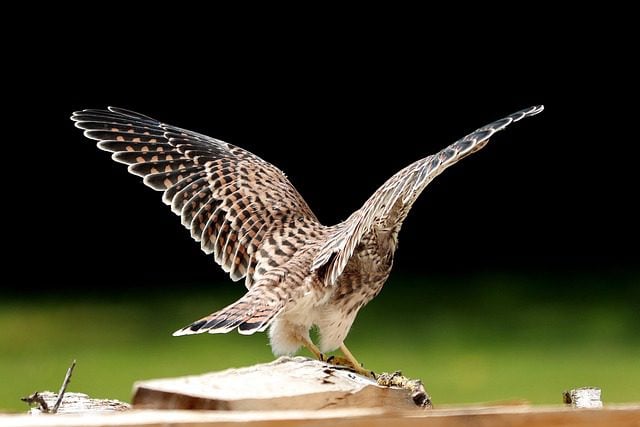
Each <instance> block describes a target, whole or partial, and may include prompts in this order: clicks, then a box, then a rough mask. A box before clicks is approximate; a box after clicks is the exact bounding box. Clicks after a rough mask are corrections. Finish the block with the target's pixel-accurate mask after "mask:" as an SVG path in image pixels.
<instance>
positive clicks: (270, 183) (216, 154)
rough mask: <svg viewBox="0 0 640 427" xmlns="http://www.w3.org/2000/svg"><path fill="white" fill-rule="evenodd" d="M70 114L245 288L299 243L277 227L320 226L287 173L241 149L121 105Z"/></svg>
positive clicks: (279, 262)
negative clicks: (282, 240)
mask: <svg viewBox="0 0 640 427" xmlns="http://www.w3.org/2000/svg"><path fill="white" fill-rule="evenodd" d="M71 119H72V120H73V121H75V125H76V127H78V128H80V129H83V130H84V135H85V136H87V137H88V138H91V139H94V140H97V141H99V142H98V147H99V148H101V149H103V150H106V151H110V152H113V155H112V158H113V159H114V160H115V161H118V162H121V163H125V164H127V165H129V172H131V173H132V174H134V175H138V176H140V177H143V179H144V183H145V184H146V185H147V186H149V187H151V188H153V189H154V190H157V191H162V192H163V196H162V200H163V201H164V203H166V204H167V205H169V206H171V210H172V211H173V212H174V213H175V214H176V215H179V216H180V217H181V219H182V224H183V225H184V226H185V227H186V228H187V229H188V230H190V231H191V237H193V238H194V239H195V240H196V241H198V242H200V246H201V248H202V250H203V251H204V252H205V253H207V254H211V253H213V255H214V259H215V261H216V262H217V263H218V264H220V265H221V266H222V268H223V269H224V270H225V271H226V272H228V273H229V274H230V276H231V278H232V279H233V280H234V281H235V280H240V279H242V278H243V277H246V280H245V285H246V286H247V288H250V287H251V285H252V284H253V283H254V282H256V281H257V280H259V278H260V276H261V275H263V274H265V273H266V272H267V271H268V270H269V269H270V268H272V267H274V266H277V265H280V264H281V263H282V262H285V261H286V260H287V259H289V258H290V257H291V256H292V255H293V254H294V253H295V252H296V251H297V249H298V248H296V247H295V244H292V243H291V242H286V243H287V245H286V247H279V244H278V242H277V241H276V240H275V239H274V238H273V237H271V236H272V235H273V234H274V233H276V232H277V234H279V235H281V234H283V233H282V232H283V230H284V229H286V228H287V227H292V228H298V227H305V226H306V227H309V228H318V227H321V226H320V224H319V223H318V220H317V219H316V217H315V215H314V214H313V212H311V209H309V206H308V205H307V203H306V202H305V201H304V199H303V198H302V196H300V194H299V193H298V192H297V191H296V189H295V188H294V187H293V185H291V183H290V182H289V181H288V180H287V178H286V177H285V175H284V173H282V171H280V170H279V169H278V168H276V167H275V166H273V165H272V164H270V163H268V162H266V161H264V160H262V159H261V158H259V157H258V156H256V155H254V154H252V153H250V152H248V151H246V150H243V149H242V148H239V147H236V146H234V145H231V144H229V143H226V142H224V141H220V140H218V139H214V138H210V137H208V136H205V135H202V134H199V133H196V132H191V131H188V130H185V129H181V128H178V127H175V126H171V125H168V124H165V123H161V122H159V121H157V120H155V119H152V118H150V117H147V116H144V115H142V114H138V113H134V112H132V111H127V110H124V109H120V108H113V107H109V109H108V110H82V111H77V112H75V113H73V115H72V116H71ZM284 231H286V230H284ZM293 242H294V243H295V242H296V241H295V240H294V241H293Z"/></svg>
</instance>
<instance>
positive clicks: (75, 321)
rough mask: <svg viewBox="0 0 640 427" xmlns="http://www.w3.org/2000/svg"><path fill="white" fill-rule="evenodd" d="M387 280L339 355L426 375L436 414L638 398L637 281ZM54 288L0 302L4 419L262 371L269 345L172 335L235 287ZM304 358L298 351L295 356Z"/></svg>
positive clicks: (624, 276) (604, 277)
mask: <svg viewBox="0 0 640 427" xmlns="http://www.w3.org/2000/svg"><path fill="white" fill-rule="evenodd" d="M447 277H448V278H445V277H437V276H426V277H424V278H417V277H398V276H394V275H392V277H391V279H390V280H389V282H388V283H387V284H386V286H385V289H384V290H383V292H382V293H381V295H380V296H379V297H378V298H376V299H374V300H373V301H372V302H371V303H370V304H369V305H368V306H366V307H365V308H364V309H363V310H362V311H361V313H360V315H359V316H358V318H357V319H356V323H355V325H354V327H353V329H352V330H351V333H350V335H349V337H348V338H347V344H348V346H349V347H350V349H351V350H352V351H353V352H354V354H355V355H356V356H357V357H358V358H359V359H361V361H362V362H364V363H365V365H366V366H367V367H369V368H371V369H373V370H375V371H392V370H397V369H401V370H402V371H403V373H405V374H406V375H408V376H411V377H419V378H422V379H423V381H424V382H425V384H426V387H427V389H428V391H429V392H430V393H431V394H432V396H433V399H434V402H435V403H436V404H451V403H467V402H486V401H502V400H510V399H524V400H528V401H531V402H533V403H560V401H561V392H562V391H563V390H564V389H569V388H573V387H576V386H586V385H592V386H599V387H601V388H602V389H603V398H604V401H605V402H609V403H611V402H628V401H640V388H638V384H640V310H639V309H638V301H640V290H639V287H638V283H640V274H636V273H629V272H625V273H619V274H612V273H609V274H599V275H588V276H587V275H584V274H571V273H566V272H565V273H555V274H549V275H541V276H538V277H535V276H533V275H524V274H506V273H505V274H500V275H498V274H488V273H484V274H481V273H477V274H468V275H462V276H458V277H455V278H452V277H451V276H447ZM101 292H103V293H91V292H90V291H89V294H88V295H86V294H83V295H82V296H79V293H78V292H77V291H71V290H64V289H63V290H62V291H61V294H56V293H55V291H52V292H49V293H44V294H43V293H40V294H28V295H26V296H24V297H21V296H20V295H18V294H14V295H11V296H9V297H8V298H5V299H3V300H2V302H0V349H1V350H0V381H1V383H2V387H0V408H1V409H3V410H10V411H24V410H26V409H27V408H26V405H25V404H24V403H22V402H20V400H19V398H20V397H21V396H26V395H28V394H30V393H32V392H33V391H36V390H46V389H48V390H57V388H58V387H59V386H60V382H61V381H62V378H63V376H64V373H65V371H66V369H67V367H68V366H69V364H70V362H71V360H72V359H74V358H75V359H77V361H78V364H77V367H76V370H75V373H74V376H73V380H72V383H71V385H70V391H78V392H84V393H88V394H89V395H91V396H94V397H101V398H117V399H121V400H124V401H128V400H129V399H130V397H131V388H132V385H133V383H134V381H136V380H141V379H149V378H160V377H168V376H177V375H186V374H197V373H203V372H208V371H215V370H220V369H226V368H229V367H237V366H244V365H250V364H253V363H259V362H268V361H270V360H272V359H273V356H272V354H271V351H270V348H269V346H268V339H267V335H266V334H257V335H254V336H250V337H247V336H240V335H239V334H237V333H235V332H234V333H229V334H226V335H208V334H203V335H198V336H188V337H178V338H174V337H172V336H171V332H172V331H174V330H175V329H177V328H179V327H181V326H184V325H186V324H187V323H189V322H190V321H192V320H195V319H196V318H198V317H200V315H205V314H208V313H209V312H212V311H214V310H216V309H218V308H220V307H222V306H224V305H225V304H227V303H230V302H232V301H233V300H234V299H235V298H237V297H238V296H240V295H241V293H242V292H243V289H242V288H241V287H239V286H233V285H231V284H230V283H224V284H222V283H221V284H218V285H213V284H209V285H207V286H189V287H183V288H182V289H179V290H178V289H173V290H169V291H167V290H162V292H157V293H155V294H154V293H152V292H151V293H150V292H147V293H145V294H143V293H142V292H139V291H138V292H135V291H134V292H131V291H129V292H127V291H122V290H119V291H117V292H114V293H109V292H106V291H101ZM301 354H306V353H304V352H302V353H301Z"/></svg>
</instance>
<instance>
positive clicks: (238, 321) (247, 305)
mask: <svg viewBox="0 0 640 427" xmlns="http://www.w3.org/2000/svg"><path fill="white" fill-rule="evenodd" d="M270 294H271V293H270V292H265V291H264V290H262V289H259V288H256V287H253V288H252V289H251V290H250V291H249V292H248V293H247V294H246V295H245V296H243V297H242V298H240V299H239V300H238V301H236V302H234V303H233V304H231V305H229V306H227V307H225V308H223V309H222V310H220V311H216V312H215V313H213V314H210V315H208V316H207V317H203V318H202V319H200V320H198V321H196V322H193V323H192V324H190V325H187V326H185V327H184V328H182V329H179V330H177V331H175V332H174V333H173V336H180V335H193V334H201V333H204V332H208V333H210V334H226V333H227V332H230V331H232V330H234V329H236V328H237V329H238V332H240V333H241V334H243V335H251V334H253V333H255V332H263V331H264V330H265V329H267V327H269V324H271V321H272V320H273V319H274V318H275V316H277V315H278V313H280V311H281V310H282V308H283V307H284V302H283V301H282V300H280V299H278V298H274V297H273V296H271V295H270Z"/></svg>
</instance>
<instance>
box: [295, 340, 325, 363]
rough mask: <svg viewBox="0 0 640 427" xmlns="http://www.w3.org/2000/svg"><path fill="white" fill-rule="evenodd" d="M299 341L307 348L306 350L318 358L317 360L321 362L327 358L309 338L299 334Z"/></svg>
mask: <svg viewBox="0 0 640 427" xmlns="http://www.w3.org/2000/svg"><path fill="white" fill-rule="evenodd" d="M300 341H301V342H302V344H303V345H304V346H305V347H306V348H307V350H309V351H310V352H311V353H313V355H314V356H315V357H317V358H318V360H320V361H322V362H324V361H326V360H327V357H326V356H325V355H324V353H323V352H321V351H320V349H319V348H318V346H317V345H315V344H314V343H313V341H311V340H310V339H309V338H307V337H303V336H301V337H300Z"/></svg>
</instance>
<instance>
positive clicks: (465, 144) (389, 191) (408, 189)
mask: <svg viewBox="0 0 640 427" xmlns="http://www.w3.org/2000/svg"><path fill="white" fill-rule="evenodd" d="M543 108H544V107H543V106H542V105H540V106H535V107H530V108H527V109H524V110H521V111H518V112H516V113H513V114H511V115H510V116H508V117H505V118H503V119H500V120H497V121H495V122H493V123H490V124H488V125H486V126H484V127H481V128H480V129H478V130H476V131H475V132H472V133H470V134H469V135H467V136H465V137H464V138H462V139H460V140H458V141H456V142H455V143H453V144H451V145H450V146H448V147H447V148H445V149H443V150H441V151H440V152H438V153H436V154H434V155H431V156H428V157H425V158H424V159H421V160H418V161H417V162H414V163H412V164H411V165H409V166H407V167H406V168H404V169H402V170H401V171H399V172H398V173H396V174H395V175H394V176H392V177H391V178H390V179H389V180H387V181H386V182H385V183H384V184H383V185H382V186H381V187H380V188H379V189H378V190H377V191H376V192H375V193H374V194H373V195H372V196H371V197H370V198H369V199H368V200H367V201H366V202H365V204H364V205H363V206H362V208H360V209H359V210H357V211H356V212H354V213H353V214H352V215H351V216H350V217H349V218H347V220H345V221H344V222H342V223H340V224H338V225H337V226H335V227H334V229H333V231H332V232H331V234H330V236H329V238H328V239H327V240H326V241H325V243H324V244H323V246H322V247H321V249H320V250H319V251H318V253H317V254H316V256H315V258H314V261H313V263H312V270H315V271H322V272H323V275H324V277H323V279H324V281H325V283H326V284H327V285H331V284H334V283H336V280H337V279H338V277H339V276H340V275H341V274H342V271H343V270H344V268H345V266H346V265H347V263H348V262H349V259H350V258H351V256H352V255H353V253H354V251H355V249H356V247H357V246H358V244H359V243H360V242H361V240H362V238H363V237H364V236H365V235H366V234H367V233H369V232H371V231H372V229H373V228H374V227H379V228H385V229H393V228H395V232H396V233H397V231H399V228H400V226H401V225H402V221H404V219H405V218H406V215H407V214H408V212H409V210H410V209H411V206H412V205H413V203H414V202H415V200H416V199H417V197H418V196H419V195H420V193H421V192H422V191H423V190H424V188H425V187H426V186H427V185H428V184H429V182H431V181H432V180H433V179H434V178H435V177H436V176H438V175H439V174H440V173H442V171H444V170H445V169H446V168H448V167H449V166H451V165H453V164H455V163H457V162H458V161H460V160H462V159H463V158H465V157H466V156H468V155H469V154H471V153H474V152H476V151H478V150H480V149H481V148H482V147H484V146H485V145H486V144H487V142H488V141H489V138H490V137H491V136H492V135H493V134H494V133H496V132H499V131H501V130H503V129H504V128H505V127H507V126H508V125H509V124H511V123H513V122H517V121H518V120H520V119H522V118H524V117H529V116H533V115H536V114H538V113H540V112H541V111H542V110H543Z"/></svg>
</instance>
